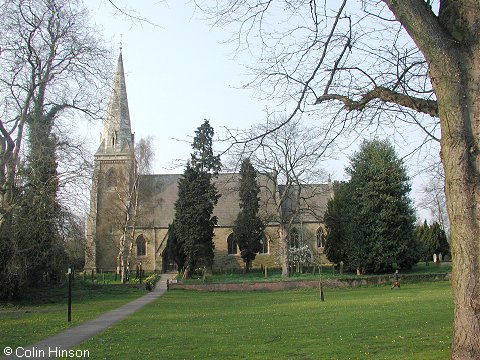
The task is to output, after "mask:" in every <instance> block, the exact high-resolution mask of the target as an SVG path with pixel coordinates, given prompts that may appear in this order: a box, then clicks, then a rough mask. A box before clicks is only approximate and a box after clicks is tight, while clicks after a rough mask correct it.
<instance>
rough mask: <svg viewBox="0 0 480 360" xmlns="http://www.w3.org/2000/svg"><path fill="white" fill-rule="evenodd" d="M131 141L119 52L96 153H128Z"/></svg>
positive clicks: (125, 89)
mask: <svg viewBox="0 0 480 360" xmlns="http://www.w3.org/2000/svg"><path fill="white" fill-rule="evenodd" d="M132 140H133V136H132V129H131V126H130V114H129V111H128V98H127V87H126V85H125V73H124V71H123V58H122V51H121V50H120V55H119V56H118V62H117V69H116V71H115V78H114V80H113V87H112V93H111V95H110V100H109V102H108V108H107V113H106V115H105V121H104V124H103V132H102V136H101V139H100V142H101V144H100V148H99V150H98V152H109V153H110V152H123V151H128V150H129V149H132V145H133V144H132Z"/></svg>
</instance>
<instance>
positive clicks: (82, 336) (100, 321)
mask: <svg viewBox="0 0 480 360" xmlns="http://www.w3.org/2000/svg"><path fill="white" fill-rule="evenodd" d="M173 277H175V274H162V275H161V278H160V281H159V282H158V283H157V285H156V286H155V288H154V289H153V291H152V292H150V293H148V294H147V295H144V296H142V297H140V298H138V299H136V300H133V301H131V302H129V303H127V304H125V305H123V306H121V307H119V308H117V309H115V310H111V311H109V312H107V313H105V314H103V315H101V316H99V317H98V318H96V319H92V320H89V321H87V322H84V323H83V324H80V325H77V326H75V327H73V328H70V329H67V330H64V331H62V332H61V333H59V334H57V335H53V336H51V337H49V338H47V339H45V340H42V341H39V342H38V343H36V344H33V345H31V346H28V347H25V348H17V349H13V350H12V351H13V353H12V355H10V356H4V357H2V358H0V360H4V359H20V358H23V359H24V358H28V359H48V358H55V357H57V356H60V355H61V350H67V349H69V348H71V347H73V346H75V345H78V344H80V343H81V342H83V341H85V340H87V339H89V338H91V337H92V336H94V335H96V334H98V333H100V332H102V331H103V330H105V329H106V328H108V327H109V326H111V325H113V324H114V323H116V322H117V321H120V320H122V319H124V318H126V317H127V316H129V315H132V314H133V313H134V312H135V311H137V310H139V309H140V308H142V307H143V306H145V305H147V304H149V303H151V302H152V301H153V300H155V299H157V298H158V297H159V296H161V295H163V293H164V292H165V291H167V280H169V279H172V278H173ZM25 331H28V329H25ZM15 352H17V354H16V353H15ZM90 355H92V354H90ZM66 357H67V358H68V356H66ZM70 357H72V356H70ZM73 357H76V356H75V355H73Z"/></svg>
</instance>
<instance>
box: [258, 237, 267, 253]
mask: <svg viewBox="0 0 480 360" xmlns="http://www.w3.org/2000/svg"><path fill="white" fill-rule="evenodd" d="M258 253H259V254H268V238H267V237H266V236H265V235H263V238H262V240H260V251H259V252H258Z"/></svg>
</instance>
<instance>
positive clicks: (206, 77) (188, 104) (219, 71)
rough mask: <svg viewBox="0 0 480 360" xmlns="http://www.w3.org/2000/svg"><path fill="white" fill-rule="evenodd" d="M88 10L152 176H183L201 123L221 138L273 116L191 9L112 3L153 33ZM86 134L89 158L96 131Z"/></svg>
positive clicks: (229, 50)
mask: <svg viewBox="0 0 480 360" xmlns="http://www.w3.org/2000/svg"><path fill="white" fill-rule="evenodd" d="M86 4H87V6H88V7H89V8H90V10H91V12H92V14H91V15H92V18H93V21H94V22H95V23H97V24H98V25H99V26H101V27H102V28H103V32H104V36H105V38H106V39H107V40H109V41H111V43H112V44H114V46H115V47H116V48H117V49H118V48H119V46H120V45H119V44H120V41H122V43H123V61H124V69H125V75H126V83H127V92H128V101H129V109H130V119H131V125H132V131H133V132H134V133H135V137H136V139H137V140H138V139H140V138H142V137H146V136H153V138H154V146H155V165H154V173H181V172H183V168H182V167H181V166H176V167H175V166H174V163H175V161H176V160H177V159H181V160H185V159H188V158H189V154H190V152H191V147H190V143H191V140H192V139H191V136H192V135H193V134H194V131H195V129H196V128H197V127H198V126H199V125H200V124H201V123H202V122H203V119H205V118H206V119H208V120H210V123H211V125H212V126H213V127H214V129H215V132H216V134H218V135H220V136H221V135H222V134H223V133H224V132H223V129H224V128H225V127H227V128H239V129H247V128H249V127H250V126H251V125H252V124H256V123H260V122H262V121H264V120H265V118H266V113H265V109H266V108H267V107H268V108H269V109H270V110H271V108H272V105H273V104H272V103H268V102H262V101H259V100H257V99H256V98H255V97H254V95H255V94H254V93H253V91H252V90H245V89H240V87H241V85H242V84H245V83H248V82H249V77H248V76H247V74H246V70H245V68H244V66H243V65H245V64H246V63H248V61H249V60H250V59H246V58H242V57H240V56H236V57H234V56H233V51H234V48H233V46H232V45H231V44H230V45H229V44H225V40H226V39H227V38H228V35H229V34H226V33H224V32H222V30H220V29H219V28H215V27H211V26H210V25H209V24H208V23H207V22H206V21H204V20H203V21H202V20H199V18H200V17H201V14H200V13H198V12H195V8H194V4H193V2H192V1H188V0H171V1H168V3H167V2H165V1H159V0H142V1H135V2H134V1H127V0H115V4H116V5H118V6H119V7H127V8H130V9H133V10H135V11H136V15H137V16H138V17H141V18H145V19H147V20H148V21H150V22H153V23H155V24H157V25H158V26H153V25H151V24H148V23H146V22H132V20H131V19H129V18H127V17H125V16H124V15H122V14H120V13H119V12H118V11H116V10H115V8H114V7H113V6H112V5H111V4H110V3H109V2H108V1H107V0H86ZM117 53H118V52H117ZM117 55H118V54H117ZM117 55H116V56H117ZM112 71H113V69H112ZM276 110H277V111H278V110H285V112H288V110H289V109H288V108H286V109H276ZM88 131H89V133H90V136H91V138H92V139H93V142H94V145H93V148H92V151H95V150H96V147H97V146H98V140H97V139H99V134H100V131H101V124H97V125H93V126H91V127H90V128H89V130H88ZM396 146H397V151H398V152H399V153H400V154H406V153H408V152H409V149H408V147H405V146H402V145H399V144H398V143H396ZM357 149H358V141H357V142H354V143H353V145H352V146H350V147H349V148H346V149H345V150H343V151H341V152H338V153H337V159H334V160H330V161H328V162H327V163H326V164H325V165H324V168H325V169H326V170H327V171H328V172H329V173H330V174H331V175H332V178H333V179H334V180H343V179H344V172H343V168H344V167H345V165H346V164H347V163H348V160H347V157H348V156H349V155H351V154H352V153H353V152H355V151H356V150H357ZM407 165H408V166H409V171H410V176H411V177H412V179H413V191H412V196H413V197H414V198H418V197H419V194H418V191H419V189H420V188H421V187H422V184H423V182H424V181H425V180H424V179H421V178H420V177H419V176H414V175H415V173H416V168H417V167H418V164H416V163H415V159H410V161H409V162H407ZM416 202H417V201H416ZM421 216H422V217H426V216H428V212H425V211H423V212H421Z"/></svg>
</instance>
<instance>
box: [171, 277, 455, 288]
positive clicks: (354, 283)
mask: <svg viewBox="0 0 480 360" xmlns="http://www.w3.org/2000/svg"><path fill="white" fill-rule="evenodd" d="M450 277H451V274H450V273H448V274H447V273H445V274H423V275H402V282H406V283H408V282H419V281H449V280H450ZM391 281H392V278H391V276H365V277H358V278H352V279H325V280H323V281H322V286H323V287H324V288H347V287H358V286H366V285H384V284H390V283H391ZM319 286H320V282H319V280H302V281H271V282H267V281H265V282H255V283H222V284H220V283H219V284H208V283H207V284H181V283H176V284H174V283H171V284H169V289H170V290H178V289H181V290H195V291H279V290H290V289H318V288H319Z"/></svg>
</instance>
